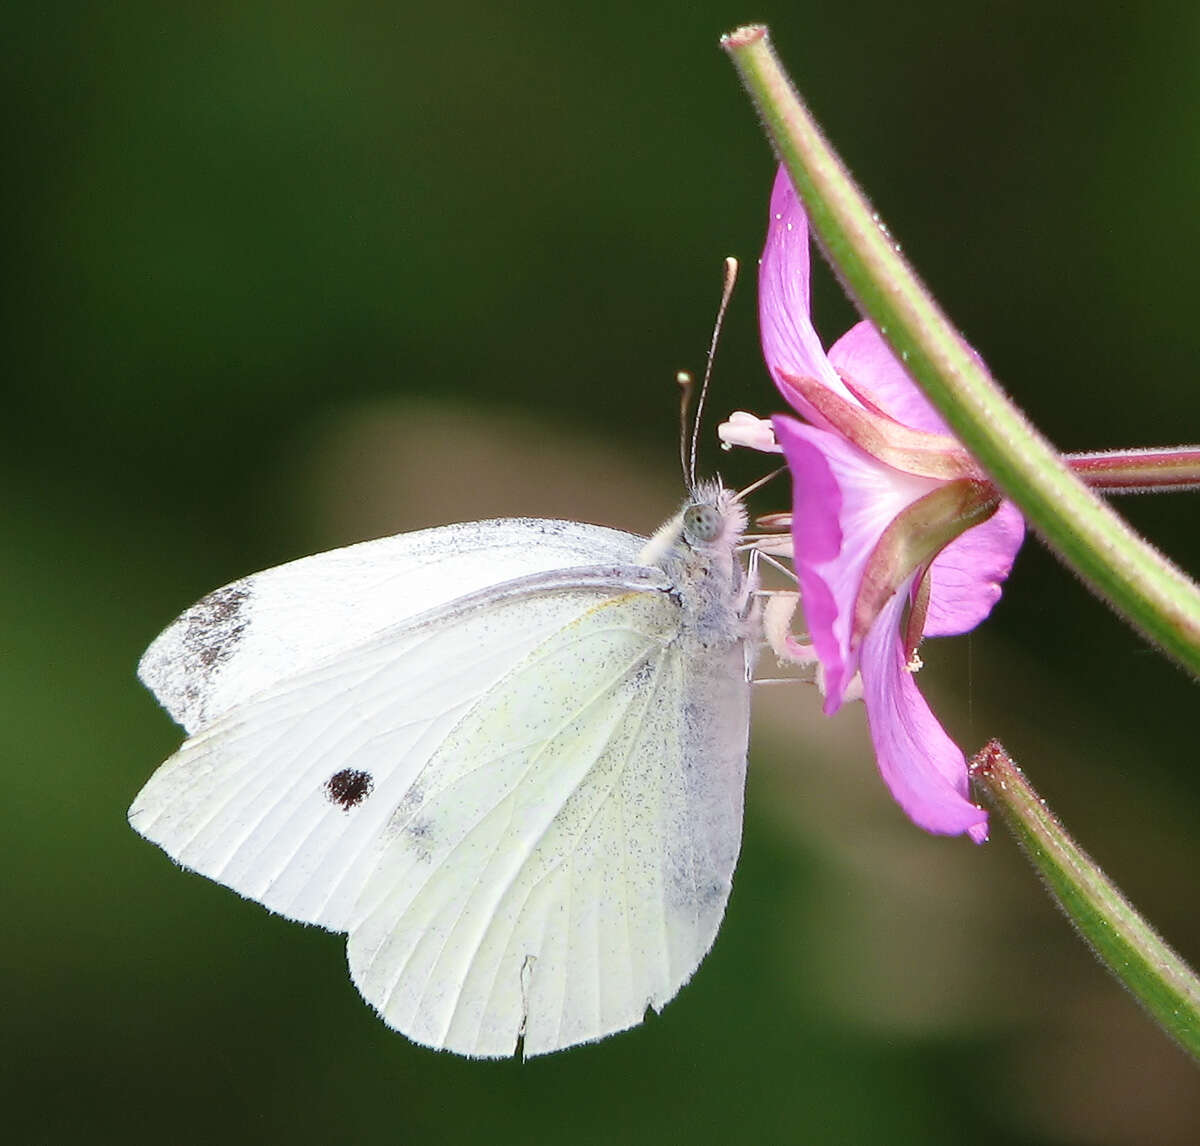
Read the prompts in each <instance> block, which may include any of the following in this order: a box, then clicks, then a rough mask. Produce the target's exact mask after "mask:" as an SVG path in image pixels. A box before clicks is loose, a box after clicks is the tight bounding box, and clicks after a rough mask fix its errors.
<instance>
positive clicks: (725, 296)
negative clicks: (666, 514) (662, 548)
mask: <svg viewBox="0 0 1200 1146" xmlns="http://www.w3.org/2000/svg"><path fill="white" fill-rule="evenodd" d="M737 275H738V261H737V259H735V258H734V257H733V256H732V255H730V256H729V257H728V258H726V260H725V285H724V287H723V288H722V290H721V305H720V306H719V307H717V321H716V322H715V323H713V332H712V341H711V342H710V343H709V344H708V360H707V362H706V364H705V366H704V381H703V383H701V385H700V397H699V398H698V399H697V400H696V419H695V421H694V422H693V423H692V442H691V449H690V451H689V455H688V464H687V467H686V469H685V471H684V477H685V478H686V480H687V487H688V489H689V490H693V489H695V488H696V448H697V445H698V443H699V441H700V419H701V417H702V416H703V415H704V399H705V397H707V395H708V380H709V379H710V378H711V377H712V369H713V359H714V358H715V357H716V355H717V340H718V339H719V338H720V337H721V325H722V323H724V321H725V311H726V310H727V309H728V307H729V299H730V297H731V296H732V294H733V287H734V284H735V283H736V282H737ZM680 448H681V449H682V439H681V442H680Z"/></svg>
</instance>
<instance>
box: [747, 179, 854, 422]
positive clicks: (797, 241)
mask: <svg viewBox="0 0 1200 1146" xmlns="http://www.w3.org/2000/svg"><path fill="white" fill-rule="evenodd" d="M808 291H809V261H808V216H807V215H806V214H805V212H804V208H803V207H802V206H801V205H800V200H799V199H797V198H796V193H795V192H794V191H793V190H792V184H791V180H790V179H789V178H788V174H787V172H786V171H785V170H784V169H783V168H782V167H780V168H779V170H778V172H777V173H776V175H775V186H774V189H773V190H772V192H771V214H770V219H769V221H768V223H767V241H766V245H765V247H764V248H763V254H762V259H761V261H760V262H759V267H758V321H759V328H760V331H761V334H762V348H763V358H764V359H765V360H766V363H767V368H768V369H769V370H770V371H771V373H772V375H773V376H774V377H775V381H776V383H777V384H779V385H780V387H781V389H782V390H783V393H784V395H785V397H788V398H789V400H791V399H792V397H793V394H792V391H790V390H789V389H788V388H787V387H786V386H784V385H783V384H782V383H781V381H780V377H779V372H781V371H782V372H786V373H790V374H794V375H798V376H800V377H804V378H815V379H817V381H819V382H822V383H824V384H825V385H826V386H829V387H830V388H832V389H834V390H836V391H837V392H838V393H839V394H842V395H843V396H845V397H849V392H848V391H847V390H846V388H845V387H844V386H843V385H842V383H841V380H840V379H839V378H838V376H837V372H836V371H835V370H834V368H833V367H832V366H831V365H830V363H829V359H828V358H826V356H825V351H824V350H823V349H822V348H821V340H820V339H819V338H818V337H817V332H816V331H815V330H814V329H813V324H812V319H811V318H810V317H809V306H808V300H809V293H808ZM793 404H794V405H796V406H797V409H798V410H799V412H800V413H801V414H803V415H804V416H805V417H806V418H808V417H810V411H809V410H807V409H805V408H803V405H800V404H797V403H795V402H793ZM810 420H813V421H816V422H818V423H819V422H820V418H819V417H817V418H812V419H810Z"/></svg>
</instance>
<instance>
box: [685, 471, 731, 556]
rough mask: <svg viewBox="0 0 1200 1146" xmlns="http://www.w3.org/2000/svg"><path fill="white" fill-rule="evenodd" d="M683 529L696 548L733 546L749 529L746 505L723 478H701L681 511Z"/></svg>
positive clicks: (686, 539)
mask: <svg viewBox="0 0 1200 1146" xmlns="http://www.w3.org/2000/svg"><path fill="white" fill-rule="evenodd" d="M679 523H680V533H681V535H682V537H683V540H684V541H685V542H686V543H687V544H688V545H689V546H691V547H692V548H693V549H732V548H733V546H734V545H736V544H737V543H738V541H739V540H740V539H741V536H742V534H743V533H744V532H745V529H746V509H745V506H743V505H742V502H741V500H740V499H739V498H738V495H737V494H736V493H734V492H733V490H729V489H726V488H725V487H724V486H723V485H722V484H721V483H720V481H704V482H700V483H699V484H698V485H697V486H696V488H695V489H693V490H692V493H691V496H690V497H689V498H688V501H687V504H686V505H684V507H683V512H682V513H681V514H680V518H679Z"/></svg>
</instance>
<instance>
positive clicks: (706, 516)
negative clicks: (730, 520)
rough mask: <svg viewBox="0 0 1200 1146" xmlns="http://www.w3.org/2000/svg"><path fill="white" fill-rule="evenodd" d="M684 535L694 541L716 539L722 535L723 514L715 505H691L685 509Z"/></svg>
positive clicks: (702, 541)
mask: <svg viewBox="0 0 1200 1146" xmlns="http://www.w3.org/2000/svg"><path fill="white" fill-rule="evenodd" d="M683 536H684V537H685V538H686V539H687V540H688V541H689V542H692V543H695V542H701V543H704V542H708V541H716V539H717V538H718V537H720V536H721V514H720V513H719V512H718V511H717V508H716V506H713V505H689V506H688V507H687V509H685V510H684V511H683Z"/></svg>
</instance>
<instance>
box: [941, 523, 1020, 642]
mask: <svg viewBox="0 0 1200 1146" xmlns="http://www.w3.org/2000/svg"><path fill="white" fill-rule="evenodd" d="M1024 539H1025V519H1024V518H1023V517H1022V516H1021V514H1020V511H1019V510H1018V509H1017V507H1016V506H1015V505H1013V504H1012V503H1011V502H1008V501H1005V502H1002V503H1001V505H1000V508H999V509H998V510H996V512H995V513H994V514H993V515H992V516H991V517H989V518H988V519H987V521H985V522H983V523H982V524H980V525H977V526H975V528H974V529H968V530H967V532H966V533H964V534H963V535H962V536H961V537H957V538H955V539H954V540H953V541H952V542H950V544H949V545H947V546H946V548H945V549H943V550H942V551H941V553H939V554H938V555H937V557H936V558H935V559H934V562H933V566H932V567H931V569H930V577H931V578H932V581H931V583H930V590H929V609H928V611H927V613H926V615H925V636H927V637H949V636H954V635H956V634H958V633H967V632H970V631H971V630H972V629H973V628H975V626H976V625H978V624H979V623H980V622H981V621H982V620H984V618H986V617H987V615H988V614H989V613H990V612H991V611H992V606H993V605H995V604H996V602H997V601H998V600H999V599H1000V592H1001V584H1002V583H1003V581H1004V579H1005V578H1006V577H1007V576H1008V574H1009V571H1010V570H1011V569H1012V565H1013V561H1014V560H1015V559H1016V556H1017V550H1018V549H1020V548H1021V542H1022V541H1023V540H1024Z"/></svg>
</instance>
